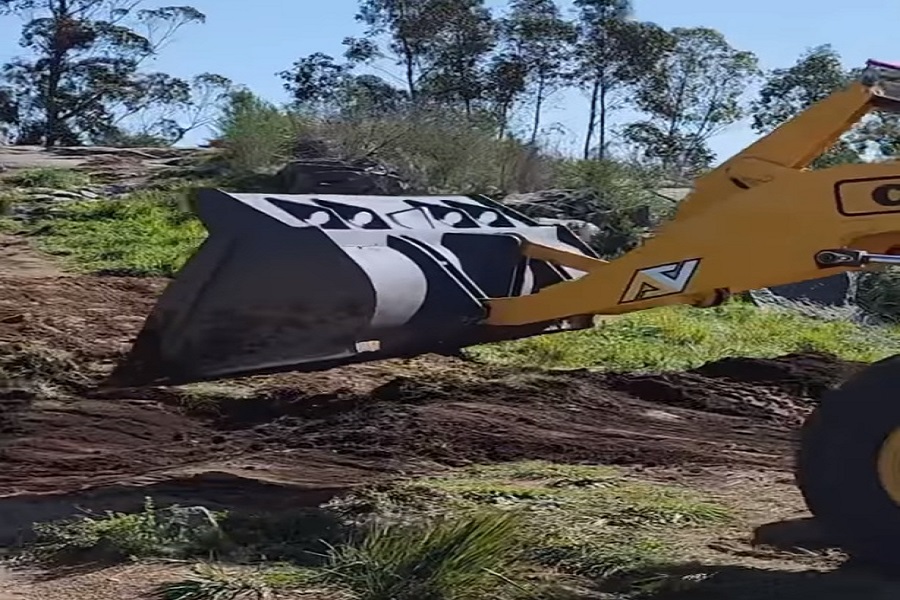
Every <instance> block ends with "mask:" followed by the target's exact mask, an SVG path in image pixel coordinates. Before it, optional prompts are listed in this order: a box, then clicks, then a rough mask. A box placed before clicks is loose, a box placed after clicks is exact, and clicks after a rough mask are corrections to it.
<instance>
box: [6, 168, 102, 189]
mask: <svg viewBox="0 0 900 600" xmlns="http://www.w3.org/2000/svg"><path fill="white" fill-rule="evenodd" d="M3 182H4V183H8V184H11V185H14V186H17V187H24V188H36V187H39V188H53V189H56V190H73V189H78V188H83V187H86V186H88V185H90V183H91V179H90V177H89V176H88V175H87V174H86V173H84V172H81V171H76V170H73V169H54V168H33V169H22V170H20V171H16V172H14V173H13V174H11V175H8V176H6V177H4V178H3Z"/></svg>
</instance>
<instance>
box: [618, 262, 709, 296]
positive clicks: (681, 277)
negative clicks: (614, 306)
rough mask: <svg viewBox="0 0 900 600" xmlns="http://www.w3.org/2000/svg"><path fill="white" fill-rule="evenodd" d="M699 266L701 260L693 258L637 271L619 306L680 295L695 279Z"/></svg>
mask: <svg viewBox="0 0 900 600" xmlns="http://www.w3.org/2000/svg"><path fill="white" fill-rule="evenodd" d="M698 266H700V259H699V258H692V259H689V260H683V261H681V262H675V263H668V264H665V265H658V266H655V267H647V268H646V269H640V270H638V271H635V273H634V275H632V276H631V281H629V282H628V287H626V288H625V292H624V293H623V294H622V298H621V300H619V304H626V303H628V302H638V301H640V300H651V299H653V298H660V297H662V296H671V295H672V294H680V293H681V292H683V291H684V290H685V289H686V288H687V286H688V284H689V283H690V282H691V279H693V277H694V274H695V273H696V272H697V267H698Z"/></svg>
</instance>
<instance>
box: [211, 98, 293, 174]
mask: <svg viewBox="0 0 900 600" xmlns="http://www.w3.org/2000/svg"><path fill="white" fill-rule="evenodd" d="M215 125H216V129H217V130H218V131H217V134H218V137H219V138H220V139H221V145H222V146H223V149H224V154H225V160H226V161H227V163H228V165H229V166H230V167H231V169H233V170H234V171H236V172H238V173H247V172H255V171H259V170H261V169H264V168H266V167H271V166H274V165H277V164H278V163H280V162H283V161H285V160H287V159H288V158H289V157H290V150H291V147H292V146H293V144H294V143H295V142H296V140H297V137H298V136H299V134H300V133H301V132H302V131H304V129H305V128H306V127H307V124H306V122H305V121H304V120H303V119H301V118H300V117H299V116H297V115H296V114H293V113H291V112H289V111H286V110H282V109H280V108H278V107H277V106H275V105H274V104H271V103H269V102H266V101H264V100H262V99H261V98H259V97H257V96H256V95H254V94H253V93H252V92H249V91H246V90H242V91H238V92H235V93H233V94H232V95H231V98H230V102H229V103H228V104H227V105H226V106H225V108H224V110H223V111H222V114H221V115H220V117H219V118H218V119H217V121H216V124H215Z"/></svg>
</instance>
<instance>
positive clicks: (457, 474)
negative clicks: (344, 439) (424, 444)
mask: <svg viewBox="0 0 900 600" xmlns="http://www.w3.org/2000/svg"><path fill="white" fill-rule="evenodd" d="M333 509H334V510H337V511H339V512H340V513H342V514H345V515H347V516H348V517H352V516H354V515H371V514H377V515H380V516H381V517H382V518H388V519H392V520H399V519H404V520H410V519H413V520H415V519H423V520H427V519H430V518H434V517H437V516H440V515H444V514H447V513H448V512H449V513H451V514H458V515H465V514H477V513H478V511H481V510H485V509H497V510H502V511H509V512H511V513H513V514H517V515H520V516H521V517H522V518H523V525H522V527H521V530H520V531H521V535H522V539H521V545H522V547H524V548H526V550H525V552H524V554H523V559H524V560H525V561H526V562H528V563H531V564H534V565H537V566H538V567H540V568H550V569H557V570H561V571H563V572H565V573H569V574H572V575H580V576H585V577H590V578H600V579H602V578H607V577H610V576H613V575H618V574H622V573H626V572H629V571H634V570H637V569H645V568H649V567H652V566H654V565H659V564H665V563H667V562H669V561H672V560H674V558H675V557H676V556H677V551H678V547H679V546H678V543H677V542H676V536H674V535H673V534H674V533H675V532H677V531H684V530H694V529H698V528H700V529H702V528H705V527H716V526H719V525H722V524H724V523H727V522H729V521H730V520H731V518H732V517H731V515H730V513H729V511H728V510H727V509H726V508H725V507H722V506H720V505H718V504H715V503H713V502H709V501H707V500H706V499H705V498H703V497H702V496H700V495H698V494H694V493H692V492H689V491H687V490H684V489H681V488H676V487H668V486H662V485H656V484H649V483H642V482H637V481H632V480H630V479H628V478H626V477H624V476H623V475H622V474H621V473H620V472H619V471H617V470H615V469H612V468H610V467H602V466H565V465H554V464H548V463H543V462H539V461H533V462H524V463H513V464H506V465H497V466H481V467H472V468H467V469H462V470H458V471H453V472H450V473H447V474H445V475H443V476H439V477H428V478H422V479H417V480H415V481H410V482H405V483H392V484H387V485H385V486H379V487H371V488H367V489H364V490H360V491H357V492H355V493H353V494H351V495H349V496H346V497H344V498H342V499H340V500H336V501H335V502H333Z"/></svg>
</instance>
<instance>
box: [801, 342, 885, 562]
mask: <svg viewBox="0 0 900 600" xmlns="http://www.w3.org/2000/svg"><path fill="white" fill-rule="evenodd" d="M898 427H900V356H893V357H891V358H887V359H884V360H882V361H879V362H877V363H874V364H873V365H871V366H870V367H868V368H866V369H865V370H864V371H862V372H860V373H858V374H857V375H856V376H854V377H853V378H851V379H849V380H848V381H847V382H845V383H844V384H843V385H842V386H841V387H840V388H838V389H836V390H834V391H832V392H829V393H828V394H826V395H825V397H823V398H822V400H821V402H820V404H819V406H818V407H817V409H816V410H815V412H814V413H813V414H812V415H810V417H809V419H808V420H807V421H806V423H805V425H804V427H803V430H802V439H801V447H800V452H799V456H798V459H797V467H796V478H797V485H798V486H799V487H800V491H801V492H802V493H803V497H804V498H805V500H806V503H807V506H808V507H809V509H810V511H811V512H812V513H813V515H814V516H815V517H816V519H817V520H818V521H819V523H820V524H821V526H822V527H823V529H824V531H825V532H827V535H828V536H829V538H830V539H831V540H832V541H833V542H835V543H837V544H839V545H840V546H841V547H842V548H843V549H844V550H845V551H846V552H847V553H848V554H850V555H851V556H853V557H854V558H857V559H860V560H863V561H865V562H869V563H874V564H878V565H881V566H890V567H900V505H898V504H897V503H896V502H894V501H893V500H892V499H891V497H890V496H889V495H888V494H887V493H886V492H885V491H884V489H883V488H882V486H881V483H880V480H879V478H878V454H879V451H880V449H881V445H882V444H883V443H884V440H885V439H886V438H887V436H888V435H889V434H890V433H891V432H892V431H894V429H896V428H898Z"/></svg>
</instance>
